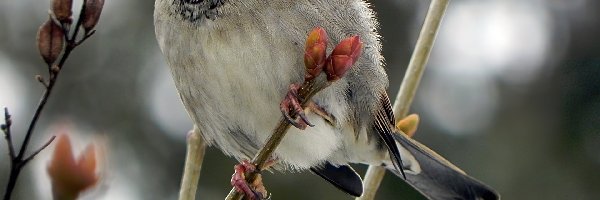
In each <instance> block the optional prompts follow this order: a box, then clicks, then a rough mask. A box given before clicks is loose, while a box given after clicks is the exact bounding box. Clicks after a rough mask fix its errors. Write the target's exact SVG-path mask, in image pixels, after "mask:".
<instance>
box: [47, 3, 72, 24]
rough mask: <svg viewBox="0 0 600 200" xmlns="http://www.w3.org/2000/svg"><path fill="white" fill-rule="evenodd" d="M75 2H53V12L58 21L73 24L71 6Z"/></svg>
mask: <svg viewBox="0 0 600 200" xmlns="http://www.w3.org/2000/svg"><path fill="white" fill-rule="evenodd" d="M72 5H73V0H52V12H53V13H54V16H55V17H56V20H58V21H59V22H62V23H71V15H72V14H73V12H72V11H71V6H72Z"/></svg>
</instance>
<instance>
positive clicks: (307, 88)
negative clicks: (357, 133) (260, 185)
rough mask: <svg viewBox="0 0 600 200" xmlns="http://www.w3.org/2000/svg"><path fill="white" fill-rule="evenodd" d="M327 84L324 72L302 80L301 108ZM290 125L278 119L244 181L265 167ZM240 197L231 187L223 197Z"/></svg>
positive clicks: (232, 198)
mask: <svg viewBox="0 0 600 200" xmlns="http://www.w3.org/2000/svg"><path fill="white" fill-rule="evenodd" d="M329 85H331V82H329V81H327V77H326V75H325V74H320V75H319V76H317V77H316V78H315V79H312V80H309V81H304V83H303V84H302V88H301V89H300V91H299V92H298V96H299V98H298V99H300V100H302V101H301V102H300V103H301V105H302V108H306V105H307V103H308V102H309V101H310V99H311V98H312V97H313V96H315V94H317V93H318V92H319V91H321V90H323V89H325V88H326V87H328V86H329ZM294 117H295V116H292V118H294ZM290 127H291V124H290V123H289V122H288V120H286V119H284V118H281V120H279V123H278V125H277V128H275V130H274V131H273V134H272V135H271V137H269V139H268V140H267V143H266V144H265V146H264V147H263V148H262V149H261V150H260V151H259V152H258V154H257V155H256V156H255V157H254V159H252V163H253V164H255V165H256V169H257V170H256V171H254V172H251V173H249V174H247V175H246V181H247V182H248V183H252V182H254V180H256V177H257V176H258V174H259V172H260V171H262V170H263V169H264V168H265V165H266V164H267V161H268V160H269V158H270V157H271V154H273V152H274V151H275V149H276V148H277V146H279V143H281V141H282V140H283V137H284V136H285V135H286V133H287V131H288V130H289V129H290ZM242 197H243V196H242V194H240V193H239V192H237V191H236V190H235V189H231V191H229V194H228V195H227V197H226V198H225V199H226V200H240V199H242Z"/></svg>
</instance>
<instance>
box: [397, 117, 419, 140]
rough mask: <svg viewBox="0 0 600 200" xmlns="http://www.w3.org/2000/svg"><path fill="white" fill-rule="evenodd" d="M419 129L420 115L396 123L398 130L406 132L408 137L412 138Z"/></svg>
mask: <svg viewBox="0 0 600 200" xmlns="http://www.w3.org/2000/svg"><path fill="white" fill-rule="evenodd" d="M418 127H419V115H417V114H411V115H409V116H406V117H405V118H404V119H401V120H398V122H396V128H397V129H399V130H401V131H402V132H404V133H405V134H406V135H407V136H408V137H412V136H413V135H415V132H417V128H418Z"/></svg>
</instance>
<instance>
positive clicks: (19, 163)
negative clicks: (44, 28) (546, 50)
mask: <svg viewBox="0 0 600 200" xmlns="http://www.w3.org/2000/svg"><path fill="white" fill-rule="evenodd" d="M81 20H82V18H81V16H80V17H79V19H78V20H77V25H76V26H75V27H74V28H75V31H74V32H73V34H72V35H71V37H70V38H69V36H68V34H69V32H68V31H69V27H64V26H63V29H65V32H64V34H65V38H66V40H65V42H66V44H65V50H64V52H63V54H62V56H61V58H60V61H59V62H58V64H56V65H53V64H48V73H49V80H48V82H47V83H46V82H44V81H43V78H41V79H40V78H38V81H40V80H42V81H40V82H41V83H42V84H43V85H44V89H45V90H44V93H43V95H42V97H41V99H40V101H39V103H38V106H37V108H36V110H35V112H34V114H33V117H32V119H31V122H30V123H29V127H28V128H27V132H26V134H25V138H24V139H23V143H22V144H21V148H20V149H19V153H18V154H16V155H15V151H14V148H13V146H14V145H13V141H12V137H11V133H10V128H9V127H10V126H9V125H10V115H9V114H8V109H5V123H6V127H7V128H6V129H5V130H4V132H5V138H6V140H7V143H8V146H9V154H10V156H11V170H10V175H9V180H8V184H7V185H6V190H5V193H4V200H8V199H10V197H11V195H12V192H13V190H14V187H15V185H16V183H17V179H18V177H19V174H20V173H21V171H22V169H23V167H24V166H25V164H27V163H28V162H29V161H30V160H31V159H33V158H34V157H35V156H36V155H37V154H39V153H40V152H41V151H42V150H44V149H45V148H46V147H48V146H49V145H50V144H51V143H52V141H54V139H55V136H52V137H51V138H50V140H48V141H47V142H46V143H45V144H44V145H42V146H41V147H40V148H39V149H37V150H36V151H34V152H33V153H32V154H31V155H29V156H25V153H26V151H27V147H28V145H29V142H30V140H31V137H32V135H33V132H34V130H35V126H36V125H37V122H38V120H39V118H40V116H41V114H42V111H43V110H44V108H45V107H46V103H48V99H49V97H50V94H52V91H53V89H54V86H55V84H56V81H57V80H58V75H59V74H60V71H61V70H62V68H63V66H64V64H65V62H66V61H67V59H68V58H69V55H71V52H72V51H73V49H75V47H77V46H79V45H80V44H81V43H82V42H84V41H85V40H86V39H87V38H89V37H90V36H91V35H92V34H93V33H94V32H90V33H89V34H87V35H86V36H84V37H83V38H82V39H81V40H80V41H76V38H77V34H78V32H79V29H80V28H81V23H82V21H81Z"/></svg>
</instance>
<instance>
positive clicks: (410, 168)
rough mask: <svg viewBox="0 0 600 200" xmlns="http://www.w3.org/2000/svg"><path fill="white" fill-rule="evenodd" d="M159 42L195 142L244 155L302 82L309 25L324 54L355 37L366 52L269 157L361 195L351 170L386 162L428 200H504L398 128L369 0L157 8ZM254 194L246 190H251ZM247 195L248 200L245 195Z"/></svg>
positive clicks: (218, 1)
mask: <svg viewBox="0 0 600 200" xmlns="http://www.w3.org/2000/svg"><path fill="white" fill-rule="evenodd" d="M154 25H155V34H156V39H157V41H158V45H159V47H160V49H161V51H162V53H163V55H164V57H165V60H166V63H167V64H168V66H169V68H170V73H171V75H172V77H173V80H174V82H175V85H176V88H177V91H178V93H179V95H180V98H181V101H182V102H183V105H184V106H185V108H186V110H187V112H188V114H189V116H190V118H191V119H192V120H193V122H194V124H195V126H196V127H197V128H198V129H199V130H200V132H201V135H202V137H203V138H204V139H205V140H206V142H207V143H208V144H210V145H212V146H216V147H217V148H219V149H220V150H221V151H222V152H223V153H224V154H226V155H228V156H231V157H233V158H235V159H237V160H238V161H240V162H242V161H244V160H248V159H251V158H252V157H253V156H254V155H255V154H256V153H257V152H258V150H259V149H260V148H261V147H262V146H264V144H265V142H266V140H267V139H268V137H269V136H270V135H271V133H272V130H273V128H274V127H275V126H276V125H277V123H278V122H279V120H280V119H281V118H282V114H281V107H280V103H281V101H282V99H284V97H286V94H288V93H289V91H290V87H289V86H290V84H292V83H297V82H302V80H303V79H304V78H305V66H304V57H303V55H304V54H305V47H304V43H305V40H306V37H307V35H308V34H309V32H310V31H311V30H313V29H314V28H315V27H321V28H323V29H324V30H327V34H328V36H327V37H328V41H327V43H328V46H329V49H328V50H331V48H332V47H334V46H335V44H338V43H340V42H341V41H342V40H344V39H345V38H348V37H350V36H357V37H359V38H360V41H361V44H362V49H361V50H362V54H360V57H359V58H358V59H357V60H356V63H355V64H354V66H353V67H352V68H350V69H349V71H348V72H347V73H346V74H345V76H344V77H342V78H340V79H339V80H337V81H336V82H334V83H332V84H331V86H329V87H327V88H325V89H323V90H322V91H321V92H319V93H318V94H316V95H315V96H314V97H313V98H312V99H311V105H312V106H311V108H312V109H308V108H307V109H305V110H304V112H305V115H306V122H309V123H310V125H311V126H308V127H301V128H302V129H303V130H302V129H300V128H299V129H294V128H292V129H290V130H289V132H288V133H287V135H286V136H285V138H284V139H283V141H282V142H281V144H280V145H279V146H278V147H277V149H276V150H275V152H274V154H273V157H274V160H276V164H275V165H274V166H273V168H274V169H276V170H278V171H306V170H310V171H311V172H313V173H314V174H316V175H318V176H320V177H322V178H324V179H325V180H326V181H328V182H330V183H331V184H332V185H334V186H335V187H337V188H339V189H340V190H342V191H344V192H346V193H348V194H350V195H352V196H360V195H361V194H362V192H363V191H362V190H363V186H362V180H361V178H360V176H359V175H358V174H357V173H356V172H355V171H354V170H353V169H352V167H351V166H350V164H353V163H358V164H368V165H378V166H385V167H386V169H388V170H389V171H391V172H393V173H394V174H396V175H398V176H399V177H400V179H401V180H404V181H406V182H407V183H408V184H409V185H411V186H412V187H414V188H415V189H416V190H417V191H419V192H420V193H421V194H423V195H424V196H425V197H427V198H428V199H434V200H437V199H486V200H487V199H499V198H500V196H499V194H498V193H497V192H496V191H495V190H494V189H493V188H491V187H489V186H487V185H486V184H484V183H482V182H480V181H479V180H476V179H475V178H472V177H471V176H469V175H467V174H466V173H465V172H463V171H462V170H461V169H460V168H458V167H456V166H455V165H453V164H452V163H450V162H448V161H447V160H446V159H444V158H443V157H441V156H439V155H438V154H437V153H435V152H434V151H433V150H430V149H429V148H427V147H426V146H425V145H423V144H421V143H419V142H417V141H416V140H413V139H411V138H409V137H407V136H405V135H403V134H397V133H396V132H397V130H395V128H394V126H393V125H394V122H395V119H394V114H393V111H392V109H391V104H390V100H389V97H388V95H387V92H386V90H387V88H388V85H389V81H388V77H387V74H386V72H385V69H384V58H383V56H382V54H381V48H382V44H381V36H380V35H379V34H378V26H379V24H378V21H377V19H376V17H375V12H374V11H373V9H372V8H371V5H370V3H369V2H368V1H365V0H271V1H263V0H156V1H155V8H154ZM246 195H249V196H251V197H252V198H254V197H256V196H260V195H256V196H253V194H252V193H250V194H246ZM247 197H248V196H247Z"/></svg>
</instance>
